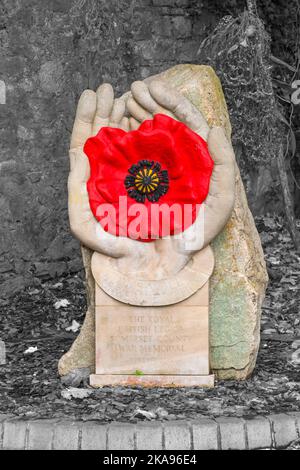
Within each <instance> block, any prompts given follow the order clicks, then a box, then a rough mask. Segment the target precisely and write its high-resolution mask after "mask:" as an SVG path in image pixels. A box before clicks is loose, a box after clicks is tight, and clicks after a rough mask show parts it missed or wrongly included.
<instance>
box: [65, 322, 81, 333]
mask: <svg viewBox="0 0 300 470" xmlns="http://www.w3.org/2000/svg"><path fill="white" fill-rule="evenodd" d="M79 328H80V323H78V322H77V321H76V320H73V321H72V325H71V326H68V327H67V328H66V331H73V333H76V332H77V331H78V330H79Z"/></svg>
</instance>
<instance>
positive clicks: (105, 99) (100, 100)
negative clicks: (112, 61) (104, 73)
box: [93, 83, 114, 135]
mask: <svg viewBox="0 0 300 470" xmlns="http://www.w3.org/2000/svg"><path fill="white" fill-rule="evenodd" d="M96 96H97V106H96V114H95V119H94V122H93V135H96V134H97V133H98V132H99V130H100V129H101V127H103V126H107V125H108V122H109V118H110V115H111V112H112V108H113V104H114V91H113V88H112V86H111V85H110V84H109V83H103V84H102V85H100V86H99V88H98V89H97V91H96Z"/></svg>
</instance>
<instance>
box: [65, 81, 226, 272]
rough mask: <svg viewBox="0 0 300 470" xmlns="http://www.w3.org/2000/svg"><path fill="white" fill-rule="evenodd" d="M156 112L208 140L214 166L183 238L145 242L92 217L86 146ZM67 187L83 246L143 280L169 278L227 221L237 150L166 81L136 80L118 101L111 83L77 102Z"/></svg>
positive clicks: (75, 229) (72, 218)
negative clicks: (104, 131) (105, 130)
mask: <svg viewBox="0 0 300 470" xmlns="http://www.w3.org/2000/svg"><path fill="white" fill-rule="evenodd" d="M158 113H159V114H165V115H168V116H170V117H172V118H173V119H176V120H178V121H181V122H183V123H184V124H185V125H186V126H188V127H189V128H190V129H191V130H193V131H194V132H196V133H197V134H198V135H200V136H201V137H202V138H203V139H204V140H205V141H207V145H208V150H209V152H210V155H211V157H212V159H213V161H214V168H213V173H212V176H211V180H210V187H209V193H208V196H207V198H206V199H205V201H204V202H203V204H202V210H201V211H200V212H199V215H198V216H197V218H196V220H195V222H194V223H193V224H192V225H191V226H190V227H189V228H187V229H186V230H185V231H184V232H183V233H181V234H180V235H181V236H180V237H178V236H168V237H165V238H159V239H156V240H155V241H152V242H150V243H144V242H140V241H137V240H133V239H131V238H129V237H122V236H114V235H112V234H111V233H108V232H106V231H105V230H104V229H103V228H102V226H101V224H100V223H99V222H98V221H97V220H96V218H95V217H94V215H93V213H92V211H91V208H90V203H89V195H88V190H87V182H88V180H89V177H90V165H89V160H88V158H87V156H86V155H85V153H84V151H83V146H84V144H85V142H86V140H87V139H88V138H89V137H91V136H94V135H96V134H97V133H98V132H99V130H100V129H101V128H102V127H104V126H109V127H115V128H120V129H123V130H124V131H126V132H129V131H131V130H135V129H137V128H138V127H139V126H140V124H141V123H142V122H143V121H145V120H148V119H153V116H154V115H155V114H158ZM68 191H69V219H70V227H71V230H72V233H73V234H74V235H75V236H76V237H77V238H78V239H79V240H80V241H81V243H82V244H83V245H85V246H86V247H88V248H90V249H91V250H93V251H94V252H97V253H99V254H101V255H103V256H105V257H107V258H108V259H109V262H110V265H111V266H113V267H114V268H115V269H116V270H117V271H118V272H121V273H123V274H124V275H126V274H127V273H128V274H130V275H132V274H134V275H135V276H136V277H137V278H139V279H143V280H147V279H149V280H160V279H166V278H169V277H172V276H174V275H176V274H177V273H179V272H180V271H181V270H184V268H185V266H186V265H187V264H188V263H189V262H190V260H191V259H192V258H193V256H194V255H195V254H196V253H197V252H199V251H203V250H204V249H205V247H206V246H207V245H209V243H210V242H211V241H212V240H213V239H214V238H215V237H216V236H217V235H218V234H219V232H220V231H221V230H222V228H223V227H224V226H225V224H226V222H227V221H228V219H229V217H230V215H231V212H232V210H233V206H234V199H235V157H234V152H233V149H232V146H231V144H230V143H229V141H228V139H227V138H226V135H225V131H224V130H223V128H221V127H212V128H209V126H208V124H207V122H206V120H205V119H204V117H203V115H202V114H201V112H200V111H198V109H197V108H196V107H195V106H194V105H193V104H192V103H191V102H190V101H189V100H188V99H187V98H185V97H184V96H183V95H182V94H181V93H179V92H178V91H176V90H175V89H171V88H170V86H169V85H168V84H167V83H165V82H164V81H163V80H160V79H156V80H155V79H154V80H153V81H151V82H150V83H149V84H147V83H145V82H141V81H137V82H134V83H133V84H132V86H131V94H130V96H129V97H128V96H127V97H126V99H125V98H124V99H123V98H118V99H115V98H114V92H113V89H112V87H111V85H109V84H103V85H101V86H100V87H99V88H98V89H97V91H96V92H94V91H92V90H85V91H84V92H83V94H82V95H81V97H80V100H79V103H78V108H77V112H76V117H75V122H74V127H73V133H72V138H71V148H70V175H69V180H68ZM197 235H198V236H197ZM191 240H192V243H191Z"/></svg>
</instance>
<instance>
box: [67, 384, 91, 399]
mask: <svg viewBox="0 0 300 470" xmlns="http://www.w3.org/2000/svg"><path fill="white" fill-rule="evenodd" d="M92 393H94V390H91V389H90V388H75V387H70V388H66V389H65V390H62V392H61V396H62V397H63V398H65V399H66V400H72V398H80V399H82V398H87V397H89V396H90V395H91V394H92Z"/></svg>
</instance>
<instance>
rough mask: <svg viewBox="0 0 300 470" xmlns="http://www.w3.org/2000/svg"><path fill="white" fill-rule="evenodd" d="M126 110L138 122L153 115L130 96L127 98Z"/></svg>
mask: <svg viewBox="0 0 300 470" xmlns="http://www.w3.org/2000/svg"><path fill="white" fill-rule="evenodd" d="M127 110H128V111H129V113H130V115H131V116H132V117H133V118H135V119H136V120H137V121H139V122H143V121H145V120H146V119H152V117H153V115H152V114H151V113H149V112H148V111H146V110H145V109H144V108H143V107H142V106H140V105H139V104H138V103H137V102H136V101H135V99H134V98H132V97H130V98H128V100H127Z"/></svg>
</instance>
